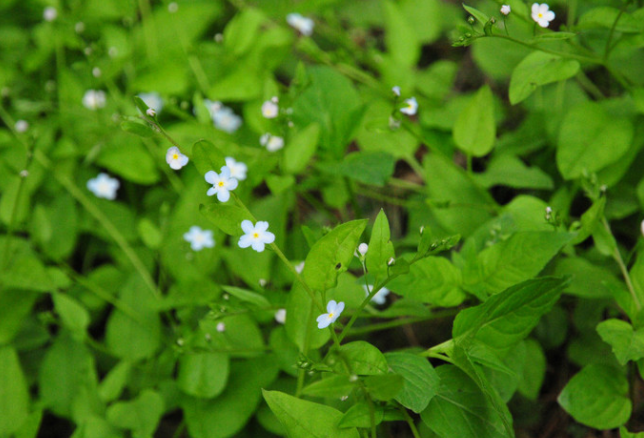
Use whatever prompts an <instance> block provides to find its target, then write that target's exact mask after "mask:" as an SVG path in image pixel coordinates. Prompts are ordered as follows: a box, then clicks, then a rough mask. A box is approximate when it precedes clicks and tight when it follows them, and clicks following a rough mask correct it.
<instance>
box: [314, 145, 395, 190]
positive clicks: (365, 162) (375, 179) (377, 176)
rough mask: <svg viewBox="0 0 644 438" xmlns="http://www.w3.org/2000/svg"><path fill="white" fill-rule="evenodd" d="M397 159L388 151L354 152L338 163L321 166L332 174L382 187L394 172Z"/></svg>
mask: <svg viewBox="0 0 644 438" xmlns="http://www.w3.org/2000/svg"><path fill="white" fill-rule="evenodd" d="M395 164H396V160H395V159H394V157H393V156H392V155H390V154H388V153H386V152H378V151H374V152H352V153H350V154H348V155H346V156H345V157H344V159H343V160H342V162H341V163H340V164H338V165H331V166H329V165H322V164H320V165H319V167H320V168H322V170H326V171H327V172H329V173H332V174H338V173H339V174H340V175H344V176H346V177H347V178H350V179H353V180H356V181H358V182H361V183H364V184H372V185H375V186H379V187H382V186H384V185H385V183H386V182H387V181H389V178H391V176H392V175H393V173H394V166H395Z"/></svg>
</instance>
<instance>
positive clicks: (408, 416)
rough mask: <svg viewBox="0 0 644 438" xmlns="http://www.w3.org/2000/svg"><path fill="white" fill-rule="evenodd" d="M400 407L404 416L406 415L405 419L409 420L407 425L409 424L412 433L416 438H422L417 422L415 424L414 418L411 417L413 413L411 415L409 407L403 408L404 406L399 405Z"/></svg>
mask: <svg viewBox="0 0 644 438" xmlns="http://www.w3.org/2000/svg"><path fill="white" fill-rule="evenodd" d="M398 409H399V410H400V412H402V414H403V417H405V421H406V422H407V425H409V429H411V434H412V435H413V436H414V438H420V434H419V433H418V429H416V424H414V419H413V418H411V415H409V412H407V409H405V408H403V407H402V406H399V407H398Z"/></svg>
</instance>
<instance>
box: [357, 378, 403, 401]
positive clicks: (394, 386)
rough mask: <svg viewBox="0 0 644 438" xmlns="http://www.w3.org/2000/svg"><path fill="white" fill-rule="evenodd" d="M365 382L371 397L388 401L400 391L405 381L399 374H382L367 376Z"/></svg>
mask: <svg viewBox="0 0 644 438" xmlns="http://www.w3.org/2000/svg"><path fill="white" fill-rule="evenodd" d="M363 382H364V385H365V388H366V389H367V392H369V394H370V395H371V397H373V398H374V399H375V400H381V401H388V400H391V399H392V398H394V397H396V396H397V395H398V394H399V393H400V391H401V390H402V388H403V385H404V382H405V381H404V379H403V377H402V376H401V375H399V374H382V375H379V376H368V377H365V378H364V379H363Z"/></svg>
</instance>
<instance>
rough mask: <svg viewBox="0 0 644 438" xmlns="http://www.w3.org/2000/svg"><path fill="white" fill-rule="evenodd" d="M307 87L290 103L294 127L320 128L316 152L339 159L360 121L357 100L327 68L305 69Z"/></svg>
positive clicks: (346, 83) (345, 83)
mask: <svg viewBox="0 0 644 438" xmlns="http://www.w3.org/2000/svg"><path fill="white" fill-rule="evenodd" d="M307 73H308V76H309V79H310V83H309V86H308V87H307V88H306V89H305V90H304V91H303V92H302V94H300V95H299V96H298V98H297V99H296V100H295V101H294V102H293V122H294V123H295V125H296V126H297V127H300V128H302V127H305V126H309V125H310V124H311V123H318V124H319V125H320V132H321V136H320V146H319V150H320V152H321V154H322V155H323V156H325V155H327V156H330V157H333V158H335V159H341V158H342V157H344V155H345V151H346V146H347V145H348V144H349V142H350V141H351V139H352V138H353V136H354V133H355V131H356V130H357V128H358V127H359V125H360V119H361V118H362V104H361V100H360V97H359V95H358V93H357V91H356V90H355V88H354V87H353V84H352V83H351V81H349V79H347V78H346V77H344V76H343V75H341V74H340V73H338V72H336V71H335V70H333V69H332V68H330V67H326V66H323V67H319V66H318V67H310V68H308V69H307Z"/></svg>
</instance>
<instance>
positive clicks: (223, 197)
mask: <svg viewBox="0 0 644 438" xmlns="http://www.w3.org/2000/svg"><path fill="white" fill-rule="evenodd" d="M217 199H219V200H220V201H221V202H226V201H228V200H229V199H230V192H229V191H228V190H227V189H226V188H224V187H221V188H220V189H219V191H218V192H217Z"/></svg>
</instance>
